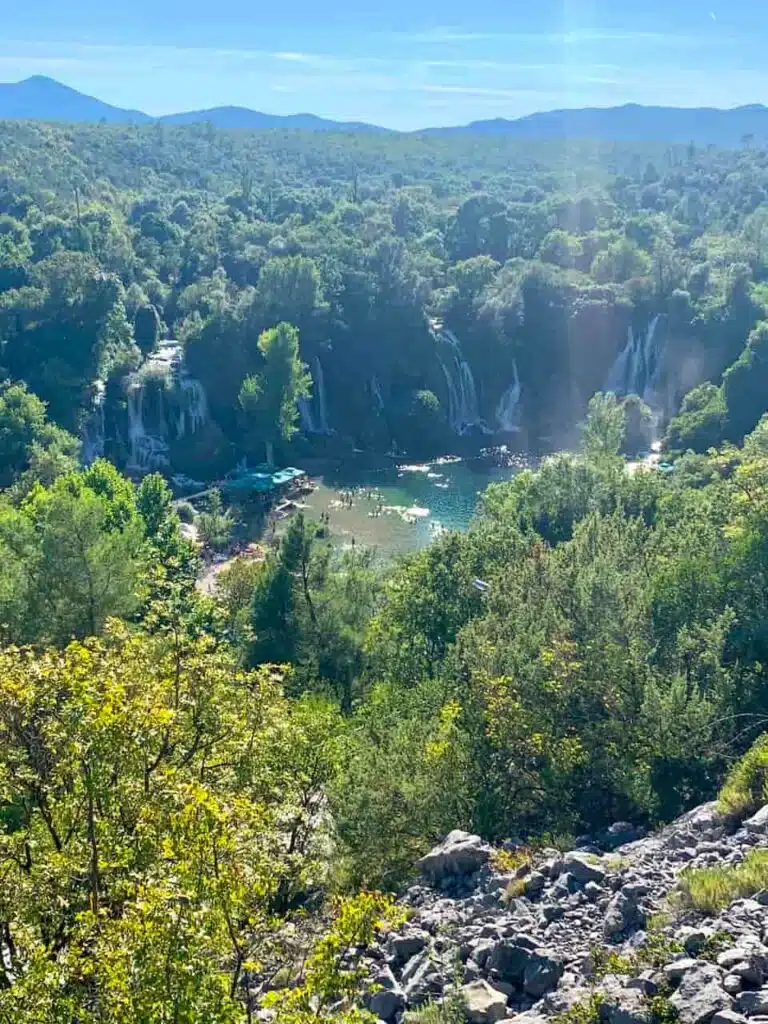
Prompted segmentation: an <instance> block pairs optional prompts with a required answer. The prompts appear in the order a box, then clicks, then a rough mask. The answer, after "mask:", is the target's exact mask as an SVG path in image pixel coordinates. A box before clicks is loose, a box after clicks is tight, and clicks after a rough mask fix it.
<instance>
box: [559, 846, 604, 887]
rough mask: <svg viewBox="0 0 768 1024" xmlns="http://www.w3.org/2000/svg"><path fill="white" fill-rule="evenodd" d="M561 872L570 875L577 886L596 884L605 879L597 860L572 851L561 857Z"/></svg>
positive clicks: (588, 855) (585, 854) (602, 869)
mask: <svg viewBox="0 0 768 1024" xmlns="http://www.w3.org/2000/svg"><path fill="white" fill-rule="evenodd" d="M563 871H565V872H566V873H567V874H569V875H571V877H572V878H574V879H575V880H576V881H577V882H578V883H579V885H586V884H587V882H597V883H598V884H599V883H600V882H602V881H603V879H604V878H605V869H604V868H603V867H602V866H601V864H600V861H599V859H598V858H596V857H594V856H592V855H591V854H587V853H579V852H578V850H572V851H571V852H570V853H566V854H565V856H564V857H563Z"/></svg>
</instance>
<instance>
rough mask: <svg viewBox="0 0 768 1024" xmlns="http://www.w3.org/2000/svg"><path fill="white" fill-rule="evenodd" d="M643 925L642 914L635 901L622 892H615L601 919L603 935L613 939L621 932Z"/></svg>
mask: <svg viewBox="0 0 768 1024" xmlns="http://www.w3.org/2000/svg"><path fill="white" fill-rule="evenodd" d="M642 923H643V914H642V911H641V910H640V908H639V906H638V905H637V900H636V899H634V898H633V897H632V896H628V895H627V894H626V893H624V892H617V893H616V895H615V896H614V897H613V899H612V900H611V902H610V903H609V904H608V908H607V910H606V912H605V918H604V919H603V935H605V937H606V938H608V939H609V938H613V936H614V935H619V934H621V933H622V932H627V931H630V930H633V929H635V928H639V927H640V925H641V924H642Z"/></svg>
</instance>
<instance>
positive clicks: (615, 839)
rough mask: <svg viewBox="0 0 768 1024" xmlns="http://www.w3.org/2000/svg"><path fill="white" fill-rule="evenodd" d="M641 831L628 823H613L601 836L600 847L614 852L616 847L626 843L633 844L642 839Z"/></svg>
mask: <svg viewBox="0 0 768 1024" xmlns="http://www.w3.org/2000/svg"><path fill="white" fill-rule="evenodd" d="M642 835H643V830H642V829H640V828H636V827H635V826H634V825H633V824H632V822H630V821H615V822H614V823H613V824H612V825H610V826H609V827H608V828H607V829H606V831H605V834H604V836H603V840H602V845H603V846H605V847H606V848H607V849H609V850H615V849H616V847H617V846H625V845H626V844H627V843H634V842H636V841H637V840H638V839H640V838H642Z"/></svg>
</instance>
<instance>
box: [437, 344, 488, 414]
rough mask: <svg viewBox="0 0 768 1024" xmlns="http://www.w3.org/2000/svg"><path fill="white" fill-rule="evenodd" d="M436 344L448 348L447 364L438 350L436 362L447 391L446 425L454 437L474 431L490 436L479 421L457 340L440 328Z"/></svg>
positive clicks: (471, 379)
mask: <svg viewBox="0 0 768 1024" xmlns="http://www.w3.org/2000/svg"><path fill="white" fill-rule="evenodd" d="M438 340H439V341H441V342H443V343H444V345H446V346H447V347H448V348H450V354H449V356H448V358H447V360H446V359H444V358H443V356H442V355H441V353H440V350H439V348H438V352H437V358H438V359H439V361H440V366H441V368H442V371H443V376H444V377H445V384H446V387H447V389H448V423H449V424H450V427H451V430H453V431H455V432H456V433H457V434H467V433H469V432H470V431H471V430H473V429H479V430H482V431H483V433H486V434H488V433H491V431H490V430H489V429H488V426H487V425H486V424H485V423H484V422H483V420H482V419H481V417H480V408H479V405H478V401H477V387H476V385H475V378H474V375H473V374H472V368H471V367H470V365H469V363H468V362H467V361H466V359H465V358H464V353H463V352H462V350H461V343H460V342H459V339H458V338H457V337H456V335H455V334H453V332H452V331H448V330H446V329H445V328H444V327H440V328H439V333H438Z"/></svg>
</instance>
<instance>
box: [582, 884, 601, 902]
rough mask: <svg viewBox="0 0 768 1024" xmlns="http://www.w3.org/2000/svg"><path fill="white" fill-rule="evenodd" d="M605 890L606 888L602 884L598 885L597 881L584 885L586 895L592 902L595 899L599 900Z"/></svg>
mask: <svg viewBox="0 0 768 1024" xmlns="http://www.w3.org/2000/svg"><path fill="white" fill-rule="evenodd" d="M604 892H605V889H603V887H602V886H601V885H598V884H597V882H587V884H586V885H585V886H584V895H585V896H586V897H587V899H588V900H589V901H590V902H592V903H593V902H594V901H595V900H599V899H600V897H601V896H602V895H603V893H604Z"/></svg>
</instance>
